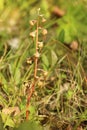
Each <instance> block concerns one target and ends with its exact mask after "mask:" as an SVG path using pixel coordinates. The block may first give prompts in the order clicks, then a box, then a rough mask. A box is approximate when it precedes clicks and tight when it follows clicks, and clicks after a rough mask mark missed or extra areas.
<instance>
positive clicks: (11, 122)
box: [4, 116, 15, 127]
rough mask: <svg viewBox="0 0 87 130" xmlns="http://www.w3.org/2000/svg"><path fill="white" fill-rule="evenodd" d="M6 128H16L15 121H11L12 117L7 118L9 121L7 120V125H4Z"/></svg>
mask: <svg viewBox="0 0 87 130" xmlns="http://www.w3.org/2000/svg"><path fill="white" fill-rule="evenodd" d="M6 126H10V127H14V126H15V123H14V121H13V120H12V119H11V117H9V116H8V117H7V120H6V122H5V125H4V127H6Z"/></svg>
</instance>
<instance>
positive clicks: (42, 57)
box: [41, 54, 49, 68]
mask: <svg viewBox="0 0 87 130" xmlns="http://www.w3.org/2000/svg"><path fill="white" fill-rule="evenodd" d="M41 59H42V62H43V64H44V65H45V66H46V67H47V68H48V67H49V61H48V58H47V56H46V55H45V54H43V55H42V56H41Z"/></svg>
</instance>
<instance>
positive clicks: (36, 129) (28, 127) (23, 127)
mask: <svg viewBox="0 0 87 130" xmlns="http://www.w3.org/2000/svg"><path fill="white" fill-rule="evenodd" d="M14 130H42V128H41V126H40V124H39V123H37V122H35V121H26V122H24V123H22V124H20V126H19V127H18V128H14Z"/></svg>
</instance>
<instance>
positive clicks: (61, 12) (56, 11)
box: [52, 6, 65, 17]
mask: <svg viewBox="0 0 87 130" xmlns="http://www.w3.org/2000/svg"><path fill="white" fill-rule="evenodd" d="M52 12H53V14H55V15H57V16H59V17H62V16H63V15H64V14H65V12H64V11H63V10H62V9H60V8H59V7H58V6H54V8H53V11H52Z"/></svg>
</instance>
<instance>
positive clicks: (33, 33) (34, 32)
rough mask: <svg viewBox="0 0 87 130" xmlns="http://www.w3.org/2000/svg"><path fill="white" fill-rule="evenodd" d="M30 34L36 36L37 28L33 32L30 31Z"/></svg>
mask: <svg viewBox="0 0 87 130" xmlns="http://www.w3.org/2000/svg"><path fill="white" fill-rule="evenodd" d="M30 36H31V37H33V38H34V37H35V36H36V30H35V31H33V32H31V33H30Z"/></svg>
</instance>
